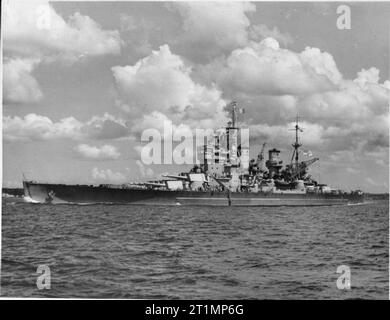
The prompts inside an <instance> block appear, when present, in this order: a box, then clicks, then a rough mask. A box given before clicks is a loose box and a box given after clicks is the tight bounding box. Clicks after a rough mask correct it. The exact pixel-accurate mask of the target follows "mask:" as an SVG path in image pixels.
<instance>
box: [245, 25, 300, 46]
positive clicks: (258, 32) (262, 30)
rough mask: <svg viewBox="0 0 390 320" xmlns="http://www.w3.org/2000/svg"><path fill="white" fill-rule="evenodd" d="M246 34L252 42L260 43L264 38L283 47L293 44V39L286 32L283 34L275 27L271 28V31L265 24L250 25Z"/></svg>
mask: <svg viewBox="0 0 390 320" xmlns="http://www.w3.org/2000/svg"><path fill="white" fill-rule="evenodd" d="M248 32H249V38H250V39H252V40H254V41H261V40H263V39H266V38H273V39H275V40H277V41H278V42H279V43H281V44H282V45H283V46H285V47H286V46H288V45H289V44H291V43H293V42H294V39H293V38H292V36H291V35H290V34H289V33H288V32H286V33H283V32H281V31H280V30H279V29H278V28H277V27H273V28H272V29H271V28H269V27H267V26H266V25H265V24H256V25H252V26H250V28H249V31H248Z"/></svg>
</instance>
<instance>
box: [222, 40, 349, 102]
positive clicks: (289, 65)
mask: <svg viewBox="0 0 390 320" xmlns="http://www.w3.org/2000/svg"><path fill="white" fill-rule="evenodd" d="M215 71H216V70H215ZM215 75H216V79H215V80H216V81H217V83H218V84H219V85H220V86H221V87H222V88H223V90H224V91H233V92H237V91H238V92H245V93H248V94H251V95H259V94H263V95H303V94H309V93H314V92H323V91H328V90H331V89H332V88H335V87H336V85H337V84H338V83H339V82H340V80H341V78H342V76H341V74H340V72H339V70H338V69H337V66H336V63H335V62H334V60H333V57H332V56H331V55H330V54H329V53H327V52H321V51H320V50H319V49H317V48H309V47H308V48H306V49H305V50H304V51H303V52H301V53H295V52H293V51H290V50H287V49H282V48H280V46H279V43H278V41H276V40H275V39H273V38H266V39H264V40H262V41H261V42H259V43H258V42H251V44H250V45H249V46H246V47H244V48H241V49H235V50H233V51H232V53H231V54H230V55H229V57H228V58H227V59H226V62H225V63H224V64H223V65H222V66H221V68H220V69H219V72H218V71H217V72H216V74H215Z"/></svg>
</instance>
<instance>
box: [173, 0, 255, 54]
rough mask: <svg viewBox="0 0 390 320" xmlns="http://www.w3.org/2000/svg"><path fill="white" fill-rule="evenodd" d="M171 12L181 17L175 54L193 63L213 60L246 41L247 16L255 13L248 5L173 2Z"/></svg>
mask: <svg viewBox="0 0 390 320" xmlns="http://www.w3.org/2000/svg"><path fill="white" fill-rule="evenodd" d="M167 7H168V8H169V9H170V10H174V11H177V12H178V13H179V14H180V16H181V17H182V21H183V25H182V27H183V32H182V35H181V36H179V39H178V40H177V43H178V50H179V51H180V52H181V51H182V52H183V54H185V56H188V57H191V58H192V59H193V60H197V59H202V58H203V59H204V58H212V57H216V56H218V55H220V54H221V53H223V52H227V51H230V50H232V49H234V48H236V47H238V46H241V45H244V44H245V43H246V42H247V41H248V27H249V25H250V21H249V19H248V17H247V15H246V14H247V13H250V12H254V11H256V6H255V5H254V4H252V3H249V2H222V1H219V2H206V1H204V2H203V1H194V2H174V3H169V5H167Z"/></svg>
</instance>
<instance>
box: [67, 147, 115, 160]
mask: <svg viewBox="0 0 390 320" xmlns="http://www.w3.org/2000/svg"><path fill="white" fill-rule="evenodd" d="M75 150H76V152H77V153H78V154H79V155H80V156H81V157H83V158H86V159H92V160H116V159H118V158H119V157H120V153H119V151H118V150H117V148H116V147H114V146H111V145H103V146H100V147H95V146H90V145H88V144H79V145H78V146H76V147H75Z"/></svg>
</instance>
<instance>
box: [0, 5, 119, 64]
mask: <svg viewBox="0 0 390 320" xmlns="http://www.w3.org/2000/svg"><path fill="white" fill-rule="evenodd" d="M4 8H5V14H4V24H3V29H4V32H3V35H4V41H3V44H4V50H5V52H7V53H8V52H12V53H13V54H18V55H22V56H29V57H31V56H35V57H37V56H38V57H49V58H53V57H65V58H68V59H77V58H78V57H79V56H80V55H87V56H88V55H91V56H94V55H103V54H119V53H120V46H121V39H120V36H119V32H118V31H112V30H103V29H102V28H101V26H100V25H99V24H98V23H97V22H95V21H94V20H92V19H91V18H90V17H88V16H84V15H82V14H80V13H78V12H76V13H74V14H73V15H71V16H70V17H69V19H68V21H65V20H64V19H63V18H62V17H61V16H60V15H59V14H57V13H56V11H55V10H54V8H53V7H52V6H51V5H50V4H49V2H48V1H43V0H42V1H41V0H39V1H31V2H26V1H11V2H8V3H7V4H6V5H5V6H4Z"/></svg>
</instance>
